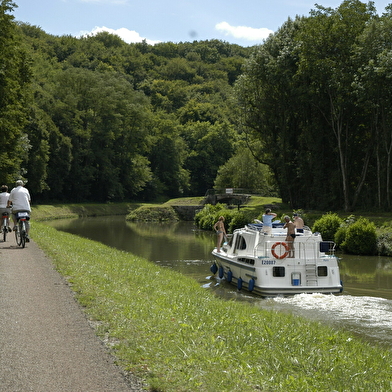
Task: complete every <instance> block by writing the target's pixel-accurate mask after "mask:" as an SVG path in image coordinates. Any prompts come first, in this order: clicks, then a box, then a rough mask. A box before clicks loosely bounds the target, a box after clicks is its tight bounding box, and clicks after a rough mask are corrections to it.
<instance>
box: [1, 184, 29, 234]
mask: <svg viewBox="0 0 392 392" xmlns="http://www.w3.org/2000/svg"><path fill="white" fill-rule="evenodd" d="M15 185H16V187H15V188H13V189H12V191H11V193H10V196H9V198H8V203H7V207H8V208H9V207H10V206H11V204H12V220H13V221H14V231H16V228H17V222H16V213H17V212H22V211H27V212H29V213H30V212H31V207H30V203H31V199H30V193H29V191H28V190H27V189H26V188H25V187H24V183H23V181H22V180H18V181H16V183H15ZM29 232H30V223H29V221H26V234H27V237H26V242H30V239H29Z"/></svg>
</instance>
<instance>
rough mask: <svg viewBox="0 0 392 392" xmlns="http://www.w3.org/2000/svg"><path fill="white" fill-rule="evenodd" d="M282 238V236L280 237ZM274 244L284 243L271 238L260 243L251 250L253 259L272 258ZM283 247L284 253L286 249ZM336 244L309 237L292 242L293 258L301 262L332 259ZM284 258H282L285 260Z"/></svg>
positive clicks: (282, 240) (281, 239)
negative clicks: (321, 258)
mask: <svg viewBox="0 0 392 392" xmlns="http://www.w3.org/2000/svg"><path fill="white" fill-rule="evenodd" d="M282 237H283V236H282ZM276 243H285V245H286V246H287V243H286V241H284V239H283V238H279V237H278V236H277V237H273V238H271V239H270V240H266V241H260V242H259V243H258V244H256V246H255V247H254V249H253V255H254V257H255V258H274V255H273V254H272V250H273V247H274V245H275V244H276ZM285 245H282V246H283V247H284V250H285V252H283V254H285V253H286V250H287V249H286V247H285ZM335 248H336V244H335V243H334V242H333V241H314V239H313V240H311V237H309V238H304V240H302V241H294V256H295V258H299V259H303V260H305V261H306V260H310V259H312V260H316V259H318V258H320V257H332V256H334V255H335ZM286 257H287V256H285V257H284V258H286Z"/></svg>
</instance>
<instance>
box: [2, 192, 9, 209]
mask: <svg viewBox="0 0 392 392" xmlns="http://www.w3.org/2000/svg"><path fill="white" fill-rule="evenodd" d="M9 195H10V194H9V193H8V192H1V193H0V208H7V202H8V197H9Z"/></svg>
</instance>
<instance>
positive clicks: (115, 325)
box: [32, 221, 392, 392]
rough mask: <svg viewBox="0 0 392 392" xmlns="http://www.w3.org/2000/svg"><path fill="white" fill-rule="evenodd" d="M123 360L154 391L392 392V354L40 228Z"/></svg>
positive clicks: (39, 235)
mask: <svg viewBox="0 0 392 392" xmlns="http://www.w3.org/2000/svg"><path fill="white" fill-rule="evenodd" d="M32 237H33V239H34V240H35V241H36V242H37V243H38V245H39V246H40V247H41V248H42V249H43V250H44V251H45V253H46V254H47V255H48V256H49V257H50V258H51V259H52V260H53V263H54V264H55V266H56V268H57V269H58V270H59V272H60V273H61V274H62V275H63V276H65V277H66V278H67V279H68V281H69V282H70V283H71V285H72V289H73V290H74V291H75V292H76V293H77V299H78V301H79V302H80V303H81V304H82V305H83V306H84V309H85V312H86V314H87V315H88V316H89V317H90V318H91V319H93V320H95V321H98V323H97V324H98V325H99V327H98V329H97V333H98V334H99V335H100V336H101V337H105V339H107V340H108V341H109V342H111V346H112V349H113V350H114V354H115V355H116V357H117V358H118V363H119V364H120V366H122V367H123V368H124V369H125V370H126V371H131V372H133V373H134V374H136V375H137V376H139V377H141V378H143V379H145V380H146V381H147V383H148V385H149V389H150V390H154V391H173V392H180V391H188V392H189V391H201V392H203V391H209V392H218V391H228V392H236V391H238V392H240V391H241V392H247V391H249V392H250V391H252V392H254V391H271V392H279V391H285V392H287V391H295V392H301V391H307V392H309V391H314V392H316V391H317V392H320V391H328V392H329V391H377V392H382V391H390V390H392V382H391V370H392V369H391V363H392V353H391V352H390V351H388V350H385V349H383V348H381V347H378V346H371V345H370V344H368V343H364V342H362V341H360V340H358V339H356V338H353V337H352V336H350V335H349V334H347V333H345V332H342V331H338V330H334V329H331V328H329V327H326V326H324V325H321V324H319V323H316V322H309V321H306V320H304V319H302V318H299V317H296V316H292V315H287V314H281V313H277V312H272V311H271V312H269V311H265V310H260V309H259V308H256V307H254V306H252V305H250V304H246V303H237V302H234V301H225V300H222V299H219V298H216V297H215V296H214V295H213V294H211V293H209V292H208V291H206V290H204V289H203V288H201V287H199V284H198V283H197V282H196V281H194V280H193V279H191V278H188V277H184V276H183V275H181V274H179V273H177V272H174V271H171V270H168V269H165V268H162V267H158V266H156V265H155V264H153V263H151V262H148V261H147V260H144V259H141V258H138V257H136V256H134V255H132V254H130V253H126V252H122V251H118V250H115V249H112V248H109V247H106V246H104V245H101V244H99V243H96V242H93V241H90V240H87V239H82V238H79V237H77V236H73V235H70V234H68V233H62V232H57V231H56V230H55V229H53V228H51V227H48V226H46V225H45V224H44V223H37V222H34V221H33V227H32Z"/></svg>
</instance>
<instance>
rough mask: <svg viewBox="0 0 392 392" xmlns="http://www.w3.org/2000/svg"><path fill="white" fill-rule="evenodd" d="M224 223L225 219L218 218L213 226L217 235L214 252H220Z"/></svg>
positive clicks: (224, 234) (224, 233)
mask: <svg viewBox="0 0 392 392" xmlns="http://www.w3.org/2000/svg"><path fill="white" fill-rule="evenodd" d="M224 221H225V218H224V217H223V216H220V217H219V220H218V222H216V223H215V225H214V230H215V231H216V234H217V235H218V238H217V242H216V251H217V252H220V247H221V244H222V240H223V236H226V230H225V225H224Z"/></svg>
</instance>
